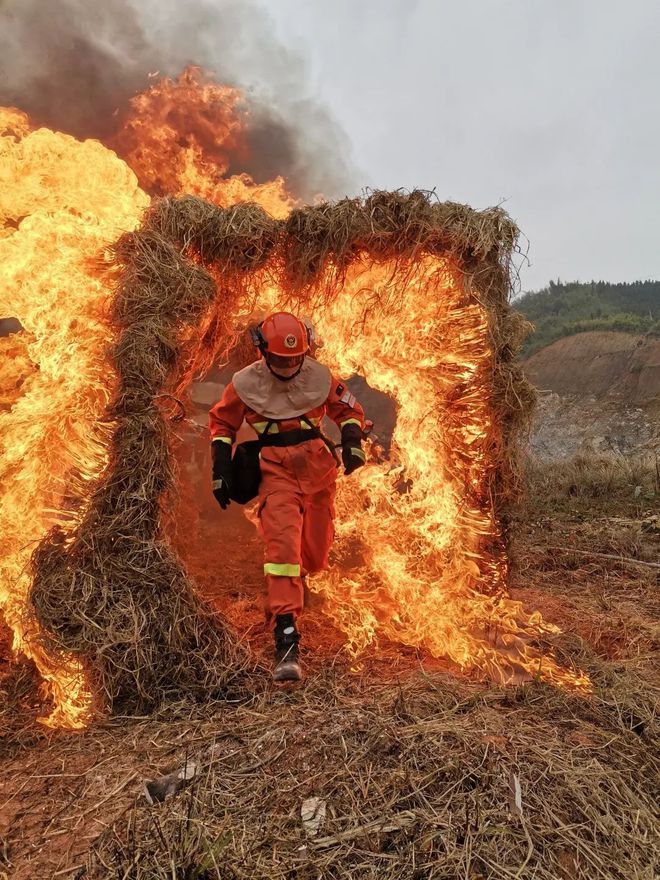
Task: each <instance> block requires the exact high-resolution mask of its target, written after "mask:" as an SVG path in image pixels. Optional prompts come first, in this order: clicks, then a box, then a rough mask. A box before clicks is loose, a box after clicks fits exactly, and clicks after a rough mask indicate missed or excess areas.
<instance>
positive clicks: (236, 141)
mask: <svg viewBox="0 0 660 880" xmlns="http://www.w3.org/2000/svg"><path fill="white" fill-rule="evenodd" d="M247 121H248V111H247V108H246V106H245V99H244V96H243V94H242V92H240V91H239V90H238V89H234V88H231V87H230V86H225V85H220V84H218V83H214V82H206V81H205V80H204V75H203V73H202V71H201V70H199V68H196V67H189V68H187V69H186V70H184V71H183V73H182V74H181V75H180V76H179V77H178V78H177V79H175V80H173V79H169V78H165V79H163V80H161V81H160V82H157V83H155V84H154V85H153V86H151V88H149V89H147V90H146V91H145V92H142V93H141V94H140V95H137V96H136V97H135V98H133V99H132V101H131V106H130V109H129V112H128V113H127V114H126V116H125V117H124V120H123V123H122V126H121V128H120V130H119V131H118V133H117V134H116V136H115V137H114V138H113V140H112V145H113V146H114V147H115V148H116V149H117V152H118V153H119V155H120V156H122V157H123V158H124V159H125V160H126V162H127V163H128V165H129V166H130V167H131V168H132V169H133V171H135V173H136V174H137V177H138V181H139V183H140V185H141V186H142V188H143V189H145V190H146V191H147V192H149V193H152V194H155V195H163V194H167V195H180V194H182V193H188V194H190V195H193V196H199V197H200V198H202V199H206V200H207V201H209V202H213V203H214V204H216V205H220V206H221V207H223V208H228V207H231V205H235V204H237V203H238V202H245V201H253V202H257V203H258V204H259V205H261V206H262V207H263V208H265V209H266V211H268V213H269V214H271V215H272V216H273V217H276V218H278V219H279V218H283V217H286V216H287V214H288V213H289V212H290V210H291V208H292V207H293V206H294V205H295V200H294V199H293V197H292V196H291V195H290V194H289V193H288V192H287V190H286V186H285V183H284V180H283V178H282V177H276V178H275V180H272V181H268V182H267V183H263V184H257V183H255V182H254V181H253V180H252V178H251V177H250V176H249V175H248V174H233V175H232V174H230V173H229V172H230V171H231V166H232V162H235V161H236V159H239V160H240V159H244V158H245V157H246V156H247V155H248V152H249V151H248V146H247V141H246V138H245V130H246V125H247Z"/></svg>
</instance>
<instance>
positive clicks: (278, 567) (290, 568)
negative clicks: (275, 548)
mask: <svg viewBox="0 0 660 880" xmlns="http://www.w3.org/2000/svg"><path fill="white" fill-rule="evenodd" d="M264 574H274V575H277V576H279V577H292V578H295V577H300V564H298V565H292V564H291V563H290V562H266V563H264Z"/></svg>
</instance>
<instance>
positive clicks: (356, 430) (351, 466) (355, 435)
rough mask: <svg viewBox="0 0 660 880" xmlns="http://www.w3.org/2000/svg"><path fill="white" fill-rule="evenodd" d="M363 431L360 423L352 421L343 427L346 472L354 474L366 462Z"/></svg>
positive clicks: (343, 459)
mask: <svg viewBox="0 0 660 880" xmlns="http://www.w3.org/2000/svg"><path fill="white" fill-rule="evenodd" d="M362 436H363V435H362V431H361V429H360V426H359V425H355V424H353V423H351V424H350V425H344V427H343V428H342V429H341V460H342V461H343V462H344V473H345V474H346V475H348V474H352V473H353V471H356V470H357V469H358V468H359V467H362V465H363V464H364V463H365V460H366V457H365V454H364V452H363V451H362Z"/></svg>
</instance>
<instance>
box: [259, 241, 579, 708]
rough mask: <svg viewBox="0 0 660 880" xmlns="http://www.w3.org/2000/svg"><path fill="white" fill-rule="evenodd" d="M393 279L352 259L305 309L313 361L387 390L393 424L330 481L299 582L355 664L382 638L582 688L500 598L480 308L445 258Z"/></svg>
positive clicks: (262, 306) (279, 298)
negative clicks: (324, 522) (318, 533)
mask: <svg viewBox="0 0 660 880" xmlns="http://www.w3.org/2000/svg"><path fill="white" fill-rule="evenodd" d="M392 270H393V267H392V266H391V265H390V264H387V263H385V264H382V265H373V264H369V265H367V264H358V265H356V266H354V267H353V268H351V269H350V270H349V272H348V275H347V278H346V281H345V283H344V286H343V289H342V291H341V293H340V294H339V295H338V296H337V298H336V299H335V300H334V301H333V302H332V303H331V305H330V306H329V307H328V306H327V305H325V304H324V305H323V306H321V307H319V308H317V309H316V310H315V311H313V313H312V318H313V321H314V324H315V327H316V329H317V331H318V335H319V337H320V340H321V341H322V348H321V350H320V351H319V353H318V357H319V359H320V360H322V361H323V362H324V363H326V364H327V365H328V366H330V367H331V368H332V370H333V371H334V372H335V374H336V375H339V376H343V377H346V376H351V375H354V374H361V375H363V376H364V377H365V379H366V380H367V382H368V383H369V385H370V387H372V388H374V389H377V390H378V391H382V392H384V393H386V394H388V395H390V396H391V397H392V398H393V399H394V400H395V401H396V405H397V420H396V427H395V430H394V435H393V438H392V446H391V450H390V455H389V459H388V460H387V461H385V462H379V461H378V460H377V459H378V458H379V456H376V455H372V461H370V462H369V463H368V464H367V466H366V467H364V468H362V469H360V470H358V471H356V472H355V473H354V474H352V475H351V477H350V478H346V479H344V478H341V477H340V478H339V480H338V487H337V499H336V511H337V518H336V540H335V549H334V556H335V559H336V562H335V565H334V566H332V567H331V568H330V570H328V571H326V572H323V573H321V574H318V575H314V576H311V577H309V578H308V583H309V586H310V588H311V589H312V590H313V591H315V592H319V593H322V594H323V595H324V597H325V599H326V601H325V602H324V605H323V610H324V613H325V614H326V615H328V616H329V617H331V618H332V620H333V621H334V623H335V624H336V625H337V627H338V628H339V629H340V630H341V631H342V632H343V633H344V634H345V637H346V647H347V650H348V651H349V652H350V654H352V655H353V656H354V657H355V658H359V655H360V654H361V653H362V652H363V651H364V650H365V649H366V648H367V647H368V646H370V645H378V641H379V638H382V637H385V638H387V639H389V640H391V641H393V642H395V643H399V644H404V645H410V646H414V647H418V648H420V649H422V650H424V651H427V652H428V653H429V654H431V655H432V656H434V657H442V658H446V659H448V660H450V661H452V662H453V663H455V664H457V665H458V666H459V667H460V669H461V670H464V671H466V672H469V671H476V672H481V673H482V674H485V675H487V676H488V677H489V678H490V679H492V680H494V681H497V682H500V683H504V684H513V683H521V682H523V681H529V680H530V679H540V680H543V681H547V682H550V683H553V684H556V685H560V686H563V687H568V688H571V689H575V690H578V691H581V692H583V693H587V692H589V691H590V690H591V683H590V681H589V679H588V677H587V676H586V675H584V673H582V672H580V671H576V670H568V669H565V668H563V667H561V666H559V665H558V664H557V662H556V661H555V659H554V657H553V656H552V654H551V653H549V652H547V651H546V652H544V651H543V650H542V649H541V648H540V647H538V645H537V644H535V643H536V642H538V639H539V637H542V636H543V635H544V634H551V633H557V632H559V630H558V629H557V627H555V626H553V625H552V624H549V623H547V622H545V621H544V620H543V618H542V616H541V614H540V613H539V612H532V613H529V612H527V611H525V610H524V608H523V606H522V603H520V602H516V601H513V600H511V599H510V598H508V596H507V588H506V581H507V558H506V553H505V549H504V545H503V542H502V540H501V534H500V529H499V526H498V523H497V521H496V518H495V514H494V511H493V508H492V503H491V499H490V496H489V493H488V477H489V475H490V471H491V469H492V468H494V467H495V460H494V453H495V452H496V451H497V449H498V445H499V443H500V433H499V427H498V425H497V424H495V422H494V420H493V417H492V415H491V411H490V407H489V393H490V381H491V379H490V376H491V371H492V367H493V364H492V352H491V349H490V346H489V334H488V327H487V319H486V315H485V313H484V310H483V309H482V307H481V306H480V305H478V304H477V303H475V302H472V303H470V302H468V294H467V291H466V290H465V289H464V287H463V285H462V280H461V275H460V273H459V272H457V271H456V270H455V269H454V268H453V267H452V266H451V265H449V264H448V263H447V262H446V261H444V260H440V259H437V258H433V257H425V258H423V259H422V260H419V261H417V262H416V263H415V264H414V265H413V266H409V267H407V270H406V272H405V281H403V282H402V281H397V280H396V276H395V275H394V273H393V271H392ZM286 305H287V296H286V291H279V290H277V289H276V288H273V287H264V288H263V289H262V299H261V300H260V301H259V303H258V305H257V309H258V310H260V311H263V312H267V311H269V310H274V309H279V308H284V307H286ZM289 306H290V301H289ZM368 416H369V412H368V408H367V417H368Z"/></svg>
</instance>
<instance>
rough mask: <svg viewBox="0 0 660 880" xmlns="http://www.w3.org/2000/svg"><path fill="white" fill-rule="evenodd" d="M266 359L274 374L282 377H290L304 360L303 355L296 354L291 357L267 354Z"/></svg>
mask: <svg viewBox="0 0 660 880" xmlns="http://www.w3.org/2000/svg"><path fill="white" fill-rule="evenodd" d="M267 359H268V365H269V367H270V368H271V370H272V372H273V373H274V374H275V375H276V376H278V377H281V378H282V379H290V378H291V377H292V376H295V375H296V373H297V372H298V371H299V370H300V367H301V366H302V363H303V361H304V360H305V355H304V354H297V355H293V356H292V357H283V356H282V355H278V354H269V355H267Z"/></svg>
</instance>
